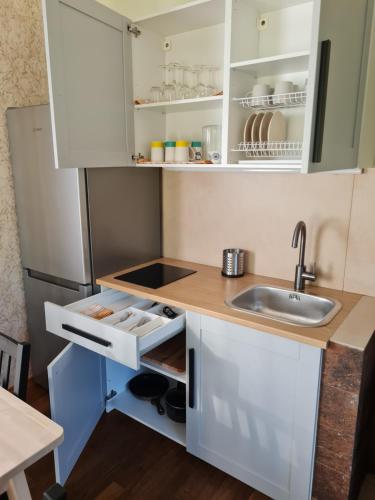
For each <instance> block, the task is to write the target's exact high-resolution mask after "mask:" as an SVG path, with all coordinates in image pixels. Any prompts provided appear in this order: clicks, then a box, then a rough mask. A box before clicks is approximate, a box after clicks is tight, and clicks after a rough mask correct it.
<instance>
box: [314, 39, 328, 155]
mask: <svg viewBox="0 0 375 500" xmlns="http://www.w3.org/2000/svg"><path fill="white" fill-rule="evenodd" d="M330 57H331V40H324V41H323V42H322V47H321V52H320V70H319V84H318V97H317V104H316V118H315V137H314V149H313V158H312V161H313V163H320V162H321V161H322V151H323V136H324V122H325V118H326V105H327V90H328V76H329V63H330Z"/></svg>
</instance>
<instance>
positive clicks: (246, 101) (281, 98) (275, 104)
mask: <svg viewBox="0 0 375 500" xmlns="http://www.w3.org/2000/svg"><path fill="white" fill-rule="evenodd" d="M306 97H307V94H306V91H305V90H303V91H300V92H288V93H286V94H272V95H266V96H251V97H234V98H233V101H235V102H238V103H239V104H240V105H241V106H242V107H243V108H245V109H254V110H257V111H260V110H267V109H285V108H297V107H301V106H305V104H306Z"/></svg>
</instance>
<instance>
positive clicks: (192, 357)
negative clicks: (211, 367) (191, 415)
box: [189, 349, 195, 408]
mask: <svg viewBox="0 0 375 500" xmlns="http://www.w3.org/2000/svg"><path fill="white" fill-rule="evenodd" d="M194 395H195V350H194V349H189V408H194V403H195V402H194Z"/></svg>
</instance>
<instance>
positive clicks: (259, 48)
mask: <svg viewBox="0 0 375 500" xmlns="http://www.w3.org/2000/svg"><path fill="white" fill-rule="evenodd" d="M44 4H45V5H44V10H45V12H44V17H45V27H46V28H45V31H46V40H47V60H48V66H49V83H50V95H51V109H52V114H53V116H52V119H53V126H54V145H55V155H56V158H57V162H56V163H57V164H58V166H60V167H99V166H123V165H132V164H133V160H132V157H133V155H138V154H140V155H141V156H142V157H143V158H142V162H141V164H142V166H144V165H146V166H147V165H148V166H159V167H160V166H162V167H166V168H172V169H176V168H177V169H181V168H182V169H187V170H189V169H190V170H214V169H216V170H220V169H227V170H250V171H254V170H260V171H265V170H267V171H295V172H303V173H310V172H323V171H330V170H335V171H337V170H348V169H356V168H368V167H372V166H374V165H375V146H374V141H373V139H372V136H373V133H374V131H375V118H374V117H375V109H374V108H375V104H374V100H375V91H374V90H373V88H374V87H375V75H374V71H373V70H372V68H373V67H374V66H375V50H374V38H375V36H374V20H373V18H374V14H373V5H374V0H340V2H338V1H337V0H195V1H192V2H189V3H186V4H182V5H179V6H178V7H175V8H173V9H170V10H168V11H165V12H162V13H159V14H157V15H154V16H150V17H147V18H143V19H139V20H136V21H134V25H133V26H135V30H133V33H132V34H131V33H129V32H128V25H129V21H128V20H127V19H125V18H124V17H123V16H121V15H120V14H117V13H115V12H114V11H111V10H109V9H107V8H105V7H103V6H102V5H100V4H98V3H97V2H95V1H94V0H44ZM170 63H179V64H180V69H177V70H176V69H171V68H170V71H169V72H168V71H167V72H166V71H165V70H163V66H164V67H165V66H166V65H169V64H170ZM181 66H183V67H185V68H188V70H187V71H185V73H184V72H183V71H182V70H181ZM209 67H211V69H212V68H215V71H211V72H210V71H209ZM192 68H193V72H192V71H191V69H192ZM199 68H201V69H200V72H199ZM202 68H203V69H202ZM197 71H198V72H197ZM197 82H200V83H201V84H203V87H205V91H206V94H207V95H203V94H204V92H203V93H202V92H201V93H200V92H197ZM182 84H183V85H184V86H185V85H187V86H188V87H189V88H190V90H191V92H190V94H191V95H189V96H188V97H187V98H184V99H182V98H181V85H182ZM168 85H170V86H171V87H172V91H170V87H169V90H167V91H166V92H165V93H164V97H162V98H161V99H159V100H158V99H155V98H156V97H157V94H158V92H157V91H156V92H152V91H151V88H152V87H159V88H162V89H168ZM173 88H174V90H173ZM176 88H177V92H176V95H175V91H176ZM213 88H214V89H215V91H212V89H213ZM193 89H194V91H193ZM210 90H211V93H210ZM200 94H202V95H200ZM208 94H209V95H208ZM185 97H186V96H185ZM155 101H157V102H155ZM207 125H219V126H221V144H220V141H219V143H218V144H217V145H215V147H214V148H213V149H215V151H216V149H217V153H218V154H217V156H218V157H219V163H217V164H215V165H202V164H198V163H195V164H194V163H189V164H186V163H185V164H175V163H169V164H166V163H158V164H152V163H151V161H150V143H151V142H152V141H166V140H169V141H176V140H185V141H188V142H191V141H201V140H202V128H203V127H204V126H207Z"/></svg>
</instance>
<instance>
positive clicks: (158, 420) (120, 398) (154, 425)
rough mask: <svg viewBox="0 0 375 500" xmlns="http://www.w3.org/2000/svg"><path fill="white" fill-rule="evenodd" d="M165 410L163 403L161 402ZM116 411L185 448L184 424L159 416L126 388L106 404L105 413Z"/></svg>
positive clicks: (151, 407) (148, 403)
mask: <svg viewBox="0 0 375 500" xmlns="http://www.w3.org/2000/svg"><path fill="white" fill-rule="evenodd" d="M162 405H163V406H164V408H165V401H163V400H162ZM111 410H118V411H121V412H122V413H124V414H125V415H128V416H129V417H131V418H134V419H135V420H137V421H138V422H141V423H142V424H144V425H147V426H148V427H150V428H151V429H154V430H155V431H157V432H159V433H160V434H163V436H166V437H168V438H170V439H172V440H173V441H176V442H177V443H179V444H182V445H183V446H186V424H180V423H177V422H174V421H173V420H171V419H170V418H169V417H168V416H167V414H165V415H159V413H158V412H157V410H156V407H155V406H154V405H152V404H151V402H150V401H143V400H141V399H137V398H136V397H134V396H133V394H131V392H130V391H129V390H128V389H127V388H126V389H125V390H124V391H123V392H121V393H120V394H118V395H117V396H115V397H114V398H112V399H111V400H109V401H108V402H107V411H111Z"/></svg>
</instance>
